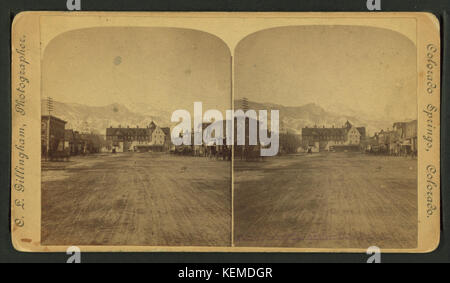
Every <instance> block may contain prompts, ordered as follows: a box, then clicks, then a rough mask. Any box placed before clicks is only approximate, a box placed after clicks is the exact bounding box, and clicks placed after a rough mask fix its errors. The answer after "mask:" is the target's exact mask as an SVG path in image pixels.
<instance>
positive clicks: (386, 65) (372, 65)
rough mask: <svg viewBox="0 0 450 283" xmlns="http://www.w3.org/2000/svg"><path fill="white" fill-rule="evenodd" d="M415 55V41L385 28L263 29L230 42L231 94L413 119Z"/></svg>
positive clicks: (389, 118) (377, 118)
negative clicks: (231, 51) (238, 40)
mask: <svg viewBox="0 0 450 283" xmlns="http://www.w3.org/2000/svg"><path fill="white" fill-rule="evenodd" d="M416 56H417V49H416V46H415V44H414V42H413V41H411V40H410V39H409V38H408V37H406V36H404V35H402V34H401V33H398V32H396V31H393V30H389V29H384V28H376V27H369V26H348V25H308V26H284V27H277V28H270V29H266V30H261V31H258V32H255V33H252V34H250V35H248V36H246V37H245V38H244V39H242V40H241V41H240V42H239V44H238V45H237V46H236V49H235V52H234V64H235V65H234V70H235V73H234V94H235V96H234V97H235V99H240V98H242V97H246V98H248V99H249V100H250V101H258V102H264V103H273V104H278V105H284V106H302V105H306V104H311V103H313V104H316V105H319V106H320V107H322V108H324V109H326V110H329V111H332V112H338V113H341V114H344V113H345V114H348V115H355V114H357V115H358V116H361V117H365V118H366V119H367V120H374V121H384V120H386V123H385V124H386V125H389V124H390V121H403V120H411V119H417V95H416V93H417V58H416ZM388 121H389V122H388ZM388 123H389V124H388ZM385 124H380V126H381V125H385ZM377 126H378V125H377Z"/></svg>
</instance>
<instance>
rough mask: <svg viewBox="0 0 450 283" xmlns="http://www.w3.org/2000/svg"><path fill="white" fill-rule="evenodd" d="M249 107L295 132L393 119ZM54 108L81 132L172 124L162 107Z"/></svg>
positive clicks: (378, 124) (374, 126)
mask: <svg viewBox="0 0 450 283" xmlns="http://www.w3.org/2000/svg"><path fill="white" fill-rule="evenodd" d="M241 107H242V105H241V101H240V100H236V101H235V109H239V108H241ZM248 107H249V109H254V110H269V111H270V110H273V109H275V110H279V111H280V130H282V131H283V130H284V131H289V132H291V133H296V134H301V129H302V128H303V127H306V126H308V127H313V126H314V125H316V126H318V127H322V126H325V127H332V126H335V127H342V125H344V124H345V122H346V121H347V120H348V121H350V122H351V123H352V124H354V125H355V126H358V127H360V126H362V127H366V129H367V131H368V133H370V134H373V133H374V132H375V131H379V130H381V129H386V128H390V127H392V124H393V122H396V121H382V120H378V119H371V118H370V117H366V116H365V115H364V114H363V113H358V112H356V111H354V112H350V111H347V112H346V113H336V112H335V111H329V110H326V109H324V108H323V107H321V106H319V105H317V104H314V103H309V104H305V105H302V106H283V105H277V104H271V103H257V102H253V101H248ZM53 108H54V110H53V111H52V115H54V116H56V117H58V118H61V119H63V120H65V121H67V125H66V129H74V130H77V131H80V132H94V133H98V134H103V135H104V134H105V133H106V128H108V127H110V126H113V127H118V126H119V125H120V126H122V127H127V126H130V127H136V126H139V127H146V126H147V125H148V124H150V122H152V121H154V122H155V123H156V124H157V125H160V126H164V127H167V126H170V125H171V123H170V116H171V113H168V112H166V111H164V110H161V109H153V108H152V107H151V106H150V105H145V104H140V105H128V106H125V105H122V104H118V103H113V104H110V105H106V106H87V105H83V104H79V103H62V102H58V101H54V103H53ZM41 109H42V114H43V115H45V114H46V113H48V111H47V110H46V103H45V100H43V101H42V102H41ZM130 109H134V110H130ZM204 111H205V109H204ZM269 127H270V125H269Z"/></svg>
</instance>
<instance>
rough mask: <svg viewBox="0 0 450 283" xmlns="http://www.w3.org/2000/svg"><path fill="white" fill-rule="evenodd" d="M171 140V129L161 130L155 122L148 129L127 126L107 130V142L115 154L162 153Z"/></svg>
mask: <svg viewBox="0 0 450 283" xmlns="http://www.w3.org/2000/svg"><path fill="white" fill-rule="evenodd" d="M167 139H169V140H170V128H161V127H159V126H158V125H156V124H155V123H154V122H151V123H150V124H149V125H148V126H147V127H145V128H140V127H139V126H136V127H135V128H131V127H129V126H127V127H126V128H122V127H121V126H120V125H119V127H118V128H113V127H109V128H107V129H106V141H107V142H108V143H109V144H110V147H111V151H113V152H127V151H161V150H163V149H164V148H165V145H166V144H167V143H168V141H167Z"/></svg>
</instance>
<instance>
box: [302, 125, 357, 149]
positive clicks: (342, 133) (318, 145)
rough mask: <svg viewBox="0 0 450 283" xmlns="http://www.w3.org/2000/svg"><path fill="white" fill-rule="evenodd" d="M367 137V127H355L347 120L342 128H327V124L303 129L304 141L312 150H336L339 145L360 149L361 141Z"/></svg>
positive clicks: (304, 144)
mask: <svg viewBox="0 0 450 283" xmlns="http://www.w3.org/2000/svg"><path fill="white" fill-rule="evenodd" d="M365 137H366V128H365V127H355V126H353V125H352V124H351V123H350V122H349V121H347V122H346V123H345V124H344V125H343V126H342V127H341V128H335V127H334V126H333V127H331V128H326V127H325V126H322V127H317V126H314V127H312V128H309V127H305V128H303V129H302V143H303V146H304V147H306V148H311V149H312V151H313V152H314V151H322V150H335V149H337V148H339V147H342V148H345V150H349V149H351V150H353V149H354V150H359V147H360V145H361V142H362V141H363V140H364V139H365Z"/></svg>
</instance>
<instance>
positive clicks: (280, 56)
mask: <svg viewBox="0 0 450 283" xmlns="http://www.w3.org/2000/svg"><path fill="white" fill-rule="evenodd" d="M416 57H417V49H416V45H415V43H414V42H413V41H412V40H411V39H409V38H408V37H406V36H404V35H402V34H400V33H397V32H395V31H392V30H389V29H383V28H374V27H368V26H346V25H332V26H331V25H330V26H328V25H327V26H323V25H314V26H286V27H277V28H271V29H266V30H262V31H259V32H256V33H253V34H250V35H248V36H247V37H245V38H244V39H242V40H241V41H240V42H239V44H238V45H237V46H236V49H235V52H234V86H233V87H234V97H233V100H234V109H243V110H244V111H245V110H248V109H254V110H260V109H261V110H262V109H264V110H278V111H279V147H278V153H277V154H276V155H274V156H266V157H261V156H260V155H258V154H242V155H240V156H236V154H235V158H234V161H233V186H234V187H233V189H234V197H233V199H234V203H233V226H234V233H233V243H234V246H236V247H286V248H364V249H367V248H368V247H370V246H377V247H380V248H382V249H388V248H393V249H396V248H399V249H403V248H416V247H417V246H418V244H417V242H418V188H417V187H418V182H417V178H418V174H417V164H418V160H417V149H418V148H417V112H418V110H417V90H416V89H417V83H418V82H417V76H418V75H417V62H416ZM272 134H273V133H272ZM243 152H244V150H243Z"/></svg>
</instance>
